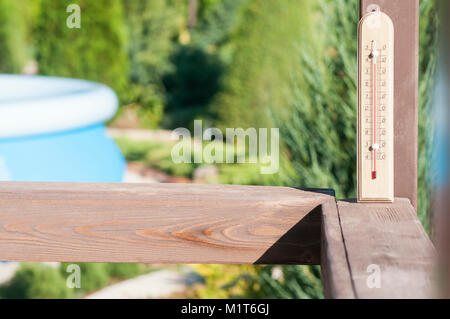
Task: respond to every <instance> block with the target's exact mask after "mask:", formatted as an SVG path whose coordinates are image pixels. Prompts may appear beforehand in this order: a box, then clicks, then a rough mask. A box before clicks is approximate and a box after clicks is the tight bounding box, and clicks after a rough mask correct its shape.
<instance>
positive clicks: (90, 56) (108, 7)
mask: <svg viewBox="0 0 450 319" xmlns="http://www.w3.org/2000/svg"><path fill="white" fill-rule="evenodd" d="M69 4H78V5H79V6H80V8H81V28H80V29H76V28H75V29H70V28H68V27H67V26H66V20H67V17H68V16H69V15H70V13H67V12H66V8H67V6H68V5H69ZM33 38H34V39H35V46H36V58H37V61H38V63H39V70H40V71H39V72H40V74H44V75H53V76H67V77H75V78H83V79H88V80H93V81H98V82H101V83H105V84H107V85H109V86H111V87H112V88H113V89H114V90H115V91H116V92H117V93H119V96H122V95H123V93H124V91H125V89H126V87H127V85H128V76H127V74H128V63H127V56H126V47H125V45H126V33H125V28H124V19H123V8H122V1H121V0H95V1H89V0H58V1H54V0H41V10H40V14H39V16H38V17H37V21H36V28H35V30H34V32H33Z"/></svg>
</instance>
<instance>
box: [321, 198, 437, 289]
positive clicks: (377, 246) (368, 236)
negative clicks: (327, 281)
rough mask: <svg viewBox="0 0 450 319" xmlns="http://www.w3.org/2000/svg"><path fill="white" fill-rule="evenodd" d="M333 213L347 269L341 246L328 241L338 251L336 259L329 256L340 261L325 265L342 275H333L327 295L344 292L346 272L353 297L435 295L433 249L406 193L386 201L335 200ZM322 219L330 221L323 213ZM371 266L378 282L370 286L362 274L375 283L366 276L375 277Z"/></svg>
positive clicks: (334, 250)
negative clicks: (377, 286) (383, 202)
mask: <svg viewBox="0 0 450 319" xmlns="http://www.w3.org/2000/svg"><path fill="white" fill-rule="evenodd" d="M338 215H339V221H340V226H341V231H342V237H343V243H344V247H345V256H346V259H347V264H348V272H345V271H343V268H344V266H343V265H342V260H341V259H342V248H341V247H337V249H336V248H333V246H328V250H329V251H328V254H330V255H333V254H338V255H341V258H340V259H338V257H336V256H335V260H336V259H337V260H338V261H339V263H340V264H338V265H337V266H335V265H333V264H331V266H330V268H331V271H333V274H334V275H337V276H344V278H340V279H335V280H334V281H333V282H335V283H337V288H336V289H334V290H332V291H331V295H328V296H327V297H333V298H341V297H343V298H346V297H347V296H348V294H347V290H348V283H347V273H350V275H351V283H352V288H353V290H354V295H355V297H356V298H431V297H433V296H435V291H434V289H435V287H436V285H435V278H434V275H435V271H436V269H434V265H435V264H436V252H435V249H434V247H433V244H432V243H431V241H430V239H429V238H428V236H427V234H426V233H425V231H424V230H423V228H422V226H421V224H420V222H419V220H418V219H417V216H416V213H415V210H414V208H413V207H412V205H411V204H410V202H409V200H408V199H396V200H395V202H394V203H392V204H381V203H377V204H375V203H372V204H369V203H365V204H362V203H353V202H338ZM328 221H329V222H333V223H334V222H335V221H331V220H327V218H324V222H325V223H328ZM325 235H326V234H325ZM326 240H331V239H329V237H326ZM332 249H333V250H332ZM371 267H374V268H371ZM376 267H379V271H380V272H379V275H380V277H379V278H380V287H379V288H376V287H375V288H373V287H372V288H370V285H368V280H369V282H372V284H373V283H375V281H371V279H375V278H376V277H373V275H374V271H376V269H375V268H376ZM341 282H342V284H341ZM341 285H343V286H342V287H343V290H342V291H341V290H340V288H339V287H340V286H341Z"/></svg>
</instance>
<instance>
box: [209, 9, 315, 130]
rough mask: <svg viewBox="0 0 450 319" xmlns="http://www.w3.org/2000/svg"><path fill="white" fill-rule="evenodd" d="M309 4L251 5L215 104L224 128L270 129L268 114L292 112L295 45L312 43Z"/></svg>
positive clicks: (234, 42)
mask: <svg viewBox="0 0 450 319" xmlns="http://www.w3.org/2000/svg"><path fill="white" fill-rule="evenodd" d="M310 3H311V2H310V1H298V0H284V1H266V0H253V1H246V3H245V5H244V8H243V9H242V11H241V13H240V16H239V26H238V27H236V29H235V30H234V31H233V36H232V37H231V43H230V45H232V46H233V56H232V58H231V61H232V62H231V64H230V66H229V69H228V71H227V72H226V76H225V79H224V89H223V91H222V92H221V93H220V94H219V95H218V97H217V99H216V100H215V101H214V102H213V103H212V109H213V111H214V112H215V113H216V114H217V115H218V118H219V120H218V122H219V124H221V125H219V126H221V127H227V126H228V127H239V126H243V127H268V126H271V121H270V119H269V116H268V115H269V112H270V111H275V112H280V111H282V110H284V109H285V108H286V107H287V97H286V88H287V87H288V85H289V83H290V79H291V74H292V70H297V69H299V68H300V67H301V65H300V64H299V61H298V58H297V56H298V52H297V50H296V49H295V43H297V42H298V41H301V40H302V39H304V40H306V39H307V38H309V32H308V31H307V29H306V28H305V27H306V26H307V25H308V24H309V23H308V19H309V17H308V14H309V13H310V10H309V5H310Z"/></svg>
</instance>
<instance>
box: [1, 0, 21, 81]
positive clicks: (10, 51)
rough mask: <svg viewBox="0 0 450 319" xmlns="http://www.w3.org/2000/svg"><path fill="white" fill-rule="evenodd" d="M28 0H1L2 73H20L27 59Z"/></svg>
mask: <svg viewBox="0 0 450 319" xmlns="http://www.w3.org/2000/svg"><path fill="white" fill-rule="evenodd" d="M27 4H28V3H27V0H2V1H0V73H20V72H21V71H22V69H23V67H24V65H25V62H26V59H27V49H28V47H27V46H28V44H27V39H26V37H27V13H28V11H27Z"/></svg>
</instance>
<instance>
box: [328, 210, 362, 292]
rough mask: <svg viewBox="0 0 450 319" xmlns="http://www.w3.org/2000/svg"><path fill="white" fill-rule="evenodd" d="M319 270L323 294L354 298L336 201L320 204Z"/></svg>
mask: <svg viewBox="0 0 450 319" xmlns="http://www.w3.org/2000/svg"><path fill="white" fill-rule="evenodd" d="M322 212H323V213H322V248H321V253H322V257H321V270H322V282H323V291H324V295H325V296H327V297H330V298H332V297H335V296H336V297H339V298H346V299H353V298H355V291H354V289H353V286H352V278H351V274H350V269H349V268H348V262H347V253H346V251H345V245H344V240H343V235H342V230H341V226H340V221H339V213H338V209H337V205H336V202H328V203H325V204H323V205H322Z"/></svg>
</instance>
